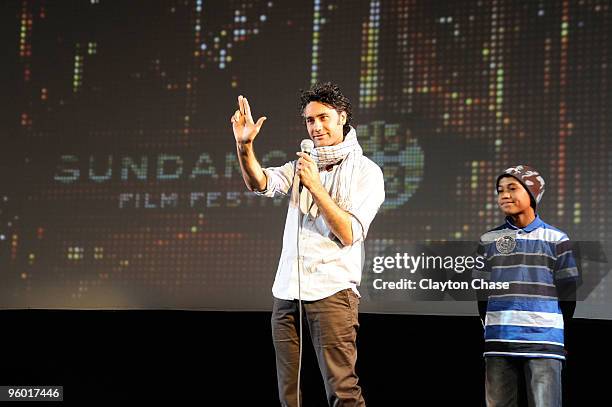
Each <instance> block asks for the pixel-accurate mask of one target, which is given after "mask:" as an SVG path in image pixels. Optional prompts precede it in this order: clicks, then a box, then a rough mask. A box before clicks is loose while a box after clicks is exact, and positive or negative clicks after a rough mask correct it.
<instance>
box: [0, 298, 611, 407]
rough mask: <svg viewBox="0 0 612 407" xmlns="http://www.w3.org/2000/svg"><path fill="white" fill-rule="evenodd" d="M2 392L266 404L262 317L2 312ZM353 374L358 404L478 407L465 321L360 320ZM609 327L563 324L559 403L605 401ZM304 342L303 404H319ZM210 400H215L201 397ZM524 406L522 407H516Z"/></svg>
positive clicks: (270, 353)
mask: <svg viewBox="0 0 612 407" xmlns="http://www.w3.org/2000/svg"><path fill="white" fill-rule="evenodd" d="M0 323H1V324H2V326H3V327H6V328H5V329H4V330H3V332H4V333H3V336H2V344H3V347H2V349H3V357H2V370H1V372H0V383H2V384H3V385H24V384H28V385H63V386H64V392H65V396H64V400H65V403H70V404H71V405H96V404H99V403H101V402H102V403H104V404H105V405H141V404H143V401H144V402H145V403H146V404H149V403H153V402H161V403H162V405H173V406H187V405H202V406H217V405H228V406H251V405H253V406H260V405H261V406H274V405H278V397H277V393H276V372H275V367H274V349H273V347H272V341H271V332H270V314H269V313H263V312H251V313H239V312H232V313H229V312H182V311H40V310H22V311H2V312H0ZM360 323H361V327H360V332H359V339H358V346H359V356H358V363H357V369H358V374H359V376H360V383H361V385H362V387H363V392H364V395H365V399H366V402H367V403H368V405H370V406H375V407H376V406H409V405H427V406H481V405H482V406H484V362H483V359H482V357H481V352H482V327H481V325H480V321H479V320H478V318H476V317H451V316H416V315H376V314H362V315H361V316H360ZM611 335H612V326H611V325H610V323H609V321H596V320H584V319H575V320H574V321H573V322H572V324H571V325H570V326H569V327H568V329H567V339H566V343H567V349H568V352H569V353H568V359H567V364H566V367H565V370H564V372H563V374H564V387H565V388H564V398H565V402H564V405H565V406H589V405H605V404H606V400H607V399H606V389H607V386H608V385H609V380H610V378H609V375H607V374H606V373H605V372H606V371H607V367H608V366H609V365H610V363H611V360H610V357H609V355H608V352H607V351H606V349H607V347H608V345H609V340H610V337H611ZM315 363H316V362H315V355H314V353H313V352H312V350H311V347H310V345H309V344H306V345H305V346H304V364H303V369H304V370H303V373H302V381H303V385H304V390H303V391H304V395H303V398H304V406H316V407H319V406H324V405H326V403H325V393H324V389H323V383H322V381H321V379H320V375H319V372H318V368H317V367H316V364H315ZM213 400H215V401H213ZM523 405H526V404H523Z"/></svg>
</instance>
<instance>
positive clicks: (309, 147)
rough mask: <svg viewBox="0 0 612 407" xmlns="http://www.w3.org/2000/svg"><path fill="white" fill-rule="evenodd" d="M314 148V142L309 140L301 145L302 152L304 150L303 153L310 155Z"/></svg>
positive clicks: (303, 141)
mask: <svg viewBox="0 0 612 407" xmlns="http://www.w3.org/2000/svg"><path fill="white" fill-rule="evenodd" d="M313 148H314V142H313V141H312V140H311V139H309V138H306V139H304V140H302V142H301V143H300V150H302V152H303V153H306V154H310V153H311V152H312V149H313Z"/></svg>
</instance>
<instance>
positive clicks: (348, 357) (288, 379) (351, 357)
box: [272, 289, 365, 407]
mask: <svg viewBox="0 0 612 407" xmlns="http://www.w3.org/2000/svg"><path fill="white" fill-rule="evenodd" d="M302 307H303V315H302V316H303V320H304V321H305V322H306V324H307V327H308V331H309V332H310V337H311V338H312V344H313V346H314V349H315V353H316V355H317V360H318V362H319V369H320V370H321V375H322V376H323V381H324V383H325V392H326V393H327V401H328V403H329V405H330V406H333V407H340V406H343V407H344V406H359V407H362V406H365V401H364V400H363V396H362V395H361V387H359V384H358V383H357V382H358V381H359V378H358V377H357V374H356V373H355V362H356V361H357V346H356V341H357V330H358V329H359V322H358V320H357V314H358V307H359V297H357V295H356V294H355V293H354V292H353V291H352V290H351V289H346V290H342V291H339V292H337V293H336V294H334V295H331V296H329V297H327V298H323V299H322V300H318V301H302ZM298 325H299V314H298V301H297V300H294V301H286V300H279V299H278V298H274V308H273V311H272V339H273V340H274V349H275V351H276V372H277V376H278V394H279V397H280V401H281V405H282V406H283V407H297V393H296V391H297V389H296V387H297V372H298V357H299V336H298V331H297V328H298ZM302 337H303V338H304V337H306V335H303V336H302ZM300 399H301V395H300Z"/></svg>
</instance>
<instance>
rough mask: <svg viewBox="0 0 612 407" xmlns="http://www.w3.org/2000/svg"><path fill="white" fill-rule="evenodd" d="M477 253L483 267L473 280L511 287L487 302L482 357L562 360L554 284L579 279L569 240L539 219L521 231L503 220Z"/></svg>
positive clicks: (559, 325) (561, 336)
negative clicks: (498, 283)
mask: <svg viewBox="0 0 612 407" xmlns="http://www.w3.org/2000/svg"><path fill="white" fill-rule="evenodd" d="M478 251H479V254H480V255H482V256H483V257H485V259H486V262H485V267H484V269H482V270H478V271H476V272H475V275H474V276H475V277H476V276H479V277H481V278H483V279H485V280H489V281H494V282H508V283H509V286H510V289H509V290H503V291H498V292H493V293H490V295H489V297H488V298H489V299H488V305H487V315H486V318H485V352H484V356H518V357H535V358H541V357H544V358H556V359H565V352H564V342H563V314H562V313H561V309H560V307H559V299H558V295H557V287H556V284H557V283H558V282H559V281H561V280H564V279H577V278H578V269H577V267H576V260H575V258H574V255H573V252H572V250H571V246H570V242H569V239H568V237H567V235H566V234H565V233H564V232H562V231H560V230H559V229H556V228H554V227H552V226H550V225H548V224H546V223H545V222H543V221H542V220H541V219H540V217H539V216H536V219H535V220H534V221H533V222H531V223H530V224H529V225H528V226H526V227H524V228H518V227H516V226H514V225H513V224H512V223H511V222H510V220H508V219H507V220H506V223H505V224H503V225H501V226H499V227H497V228H495V229H493V230H491V231H489V232H487V233H485V234H484V235H482V237H481V239H480V244H479V249H478Z"/></svg>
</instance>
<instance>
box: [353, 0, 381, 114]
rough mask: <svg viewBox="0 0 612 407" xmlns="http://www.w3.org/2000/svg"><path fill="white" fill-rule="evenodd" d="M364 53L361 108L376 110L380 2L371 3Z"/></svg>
mask: <svg viewBox="0 0 612 407" xmlns="http://www.w3.org/2000/svg"><path fill="white" fill-rule="evenodd" d="M362 32H363V37H362V43H363V45H362V46H363V53H362V55H361V76H360V78H359V79H360V80H359V107H361V108H364V109H365V108H374V107H376V106H377V101H378V87H379V85H380V83H379V82H382V77H381V75H379V67H378V57H379V41H380V0H371V1H370V15H369V18H368V21H367V22H365V23H364V24H363V29H362Z"/></svg>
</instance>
